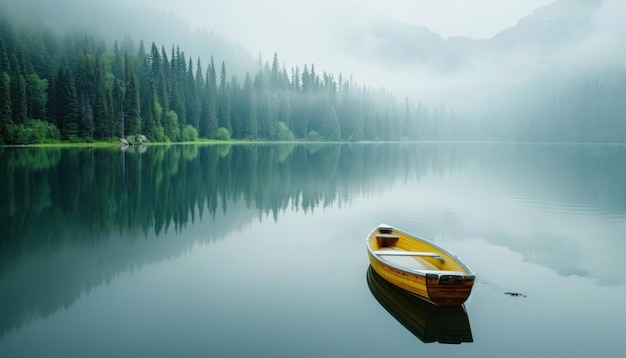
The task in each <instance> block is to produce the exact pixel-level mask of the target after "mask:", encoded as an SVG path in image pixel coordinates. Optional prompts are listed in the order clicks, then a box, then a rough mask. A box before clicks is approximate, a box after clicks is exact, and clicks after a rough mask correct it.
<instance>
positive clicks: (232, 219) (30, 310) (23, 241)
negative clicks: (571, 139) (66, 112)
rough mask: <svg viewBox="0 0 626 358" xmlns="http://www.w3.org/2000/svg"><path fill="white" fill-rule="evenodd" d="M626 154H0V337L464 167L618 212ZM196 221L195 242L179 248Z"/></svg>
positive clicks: (441, 149) (496, 148)
mask: <svg viewBox="0 0 626 358" xmlns="http://www.w3.org/2000/svg"><path fill="white" fill-rule="evenodd" d="M625 154H626V149H625V148H624V147H619V146H616V147H611V146H603V147H582V146H581V147H568V146H553V147H546V146H517V147H511V146H508V145H502V144H409V143H406V144H343V145H321V144H319V145H317V144H316V145H313V144H306V145H305V144H302V145H287V144H266V145H232V146H231V145H219V146H192V145H189V146H188V145H172V146H154V147H148V148H144V150H139V149H138V148H130V149H129V150H128V151H126V152H123V151H120V150H119V149H117V148H114V149H113V148H109V149H102V148H101V149H95V148H65V149H60V148H0V172H2V173H3V175H2V176H1V177H0V227H1V228H2V234H1V235H0V307H1V308H0V336H1V335H2V334H3V333H6V332H7V330H10V329H11V328H15V327H18V326H19V325H21V324H22V323H23V322H24V321H27V320H29V319H31V318H34V317H40V316H46V315H48V314H51V313H53V312H55V311H56V310H58V309H59V308H60V307H64V306H65V307H67V306H68V305H70V304H71V303H73V302H74V301H76V300H77V299H78V298H79V297H80V295H81V293H82V292H84V291H88V290H90V289H92V288H95V287H97V286H99V285H101V284H103V283H104V282H107V281H109V280H111V279H112V278H114V277H116V276H117V275H119V273H120V272H124V271H127V270H132V269H133V268H136V267H139V266H141V265H143V264H146V263H149V262H155V261H160V260H164V259H166V258H171V257H173V256H177V255H180V254H182V253H183V252H185V251H186V250H188V249H189V247H191V245H193V243H194V242H192V241H193V240H196V241H202V242H211V241H213V240H216V239H219V238H221V237H223V236H225V235H226V234H227V233H228V232H230V231H232V230H238V229H241V228H242V227H243V226H245V225H247V224H248V223H249V222H251V221H252V220H254V219H262V218H264V217H267V216H271V217H272V218H273V219H274V220H279V219H280V214H281V212H284V211H287V210H289V211H292V210H293V211H298V210H303V211H310V210H313V209H315V208H316V207H324V206H327V205H331V204H336V203H339V204H342V205H344V204H347V205H346V207H347V206H348V205H350V204H351V200H352V199H353V198H354V197H356V196H360V195H362V194H366V193H368V192H376V191H381V190H386V189H387V188H390V187H391V186H392V185H393V184H394V183H395V182H398V181H400V182H415V181H419V180H420V179H421V178H422V177H424V176H426V175H435V176H442V177H443V176H447V175H450V174H451V173H454V172H458V171H460V170H464V169H466V168H468V167H470V166H471V167H475V168H478V170H481V171H485V172H487V173H488V175H489V176H491V177H492V178H501V180H503V181H517V182H519V183H518V184H516V187H522V188H524V187H527V188H531V189H529V191H530V192H531V193H534V194H536V195H541V196H542V198H546V197H548V198H549V199H550V198H551V199H553V200H555V201H564V202H570V203H575V204H579V205H588V206H590V207H593V208H594V209H598V210H609V211H620V212H623V211H626V204H625V203H626V187H625V186H624V185H623V183H624V180H625V178H626V175H625V173H624V172H625V171H626V155H625ZM499 180H500V179H499ZM199 222H203V223H204V225H203V230H204V231H203V232H204V234H199V235H184V234H185V233H186V232H190V231H193V229H194V225H196V224H197V223H199ZM207 227H208V228H209V230H206V228H207ZM180 233H183V234H182V235H179V234H180ZM172 236H177V237H176V240H167V239H165V238H166V237H169V238H170V239H171V238H172ZM138 238H142V240H137V239H138ZM143 238H146V239H149V240H143ZM64 255H65V256H64ZM69 256H71V257H80V258H82V261H80V262H72V261H68V260H67V257H69ZM29 262H31V264H29ZM35 262H36V263H38V264H37V265H35V264H33V263H35ZM16 288H19V289H16Z"/></svg>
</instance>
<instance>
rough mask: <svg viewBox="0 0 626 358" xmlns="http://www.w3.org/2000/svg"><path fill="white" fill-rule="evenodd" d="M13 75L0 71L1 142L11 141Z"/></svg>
mask: <svg viewBox="0 0 626 358" xmlns="http://www.w3.org/2000/svg"><path fill="white" fill-rule="evenodd" d="M10 82H11V77H9V75H8V74H7V73H6V72H0V143H7V142H8V141H9V134H8V132H9V125H10V123H11V93H10Z"/></svg>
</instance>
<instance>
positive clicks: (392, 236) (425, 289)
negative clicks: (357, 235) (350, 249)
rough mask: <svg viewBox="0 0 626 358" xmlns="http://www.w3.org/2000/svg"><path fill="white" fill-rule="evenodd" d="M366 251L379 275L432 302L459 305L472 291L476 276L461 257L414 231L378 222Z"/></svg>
mask: <svg viewBox="0 0 626 358" xmlns="http://www.w3.org/2000/svg"><path fill="white" fill-rule="evenodd" d="M367 251H368V254H369V260H370V264H371V266H372V268H373V269H374V271H376V273H378V274H379V275H380V276H381V277H382V278H384V279H385V280H387V281H388V282H390V283H392V284H394V285H396V286H398V287H400V288H403V289H405V290H407V291H409V292H411V293H413V294H415V295H417V296H419V297H421V298H423V299H425V300H427V301H429V302H432V303H433V304H435V305H438V306H443V307H451V306H459V305H462V304H463V303H464V302H465V301H466V300H467V298H468V297H469V295H470V293H471V291H472V286H473V285H474V279H475V277H476V276H475V275H474V272H472V270H471V269H470V268H469V267H468V266H467V265H466V264H465V263H463V261H461V259H459V258H458V257H456V255H454V254H452V253H450V252H448V251H446V250H444V249H443V248H441V247H439V246H437V245H435V244H433V243H431V242H429V241H427V240H424V239H422V238H419V237H417V236H415V235H412V234H409V233H407V232H404V231H401V230H398V229H396V228H393V227H391V226H388V225H385V224H381V225H379V226H378V227H377V228H375V229H374V230H373V231H372V232H371V233H370V235H369V237H368V239H367Z"/></svg>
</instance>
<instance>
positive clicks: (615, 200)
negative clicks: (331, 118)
mask: <svg viewBox="0 0 626 358" xmlns="http://www.w3.org/2000/svg"><path fill="white" fill-rule="evenodd" d="M0 173H2V176H1V177H0V230H1V232H0V238H1V239H0V357H3V358H7V357H175V356H177V357H394V356H395V357H401V356H418V355H422V354H436V355H437V356H440V357H442V356H453V355H457V354H458V355H463V356H464V357H485V356H490V357H505V356H506V357H555V356H558V357H590V356H597V357H623V356H626V346H624V344H623V339H624V338H623V337H624V333H625V332H626V309H625V308H624V306H623V302H624V300H625V299H626V272H624V266H625V265H624V254H625V253H626V237H625V236H626V235H625V234H626V147H621V146H559V145H543V146H531V145H517V146H512V145H503V144H502V145H497V144H411V145H409V144H406V145H392V144H387V145H373V144H367V145H329V146H321V145H320V146H317V145H316V146H310V145H309V146H305V145H299V146H293V145H292V146H289V145H260V146H255V145H249V146H246V145H237V146H206V147H204V146H171V147H167V146H158V147H149V148H142V149H137V148H131V149H129V150H128V151H126V152H122V151H120V150H119V149H117V148H116V149H58V148H54V149H50V148H48V149H42V148H4V149H0ZM381 222H384V223H387V224H390V225H394V226H397V227H398V228H400V229H403V230H406V231H409V232H413V233H416V234H419V235H421V236H423V237H426V238H429V239H431V240H433V241H435V242H437V243H438V244H440V245H442V246H444V247H446V248H448V249H449V250H451V251H452V252H454V253H456V254H457V255H458V256H460V257H461V258H462V259H463V260H464V261H465V262H466V263H467V264H469V265H470V266H471V267H472V268H473V269H474V271H476V272H477V275H478V280H477V283H476V285H475V289H474V291H473V293H472V296H471V297H470V299H469V300H468V302H467V303H466V305H465V310H456V311H454V312H451V311H445V312H442V311H441V310H436V309H433V308H432V307H430V306H424V305H423V304H421V303H420V302H419V301H417V302H416V301H415V300H412V298H411V297H406V296H403V295H402V292H397V291H394V290H393V287H388V286H385V282H384V281H383V282H380V280H377V279H376V277H375V276H372V275H368V261H367V255H366V250H365V238H366V236H367V234H368V233H369V231H370V230H371V229H372V228H373V227H374V226H376V225H378V224H379V223H381ZM506 292H516V293H520V294H523V295H525V297H522V296H520V297H512V296H510V295H507V294H506ZM415 317H418V318H419V319H421V320H422V322H425V323H423V324H417V325H416V324H413V325H411V323H410V322H409V323H407V318H408V319H409V320H410V319H411V318H415ZM414 321H415V320H414ZM413 323H415V322H413ZM438 341H444V342H446V341H448V342H449V341H464V343H461V344H441V343H439V342H438ZM427 342H431V343H427Z"/></svg>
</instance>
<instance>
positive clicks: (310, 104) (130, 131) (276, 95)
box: [0, 19, 457, 145]
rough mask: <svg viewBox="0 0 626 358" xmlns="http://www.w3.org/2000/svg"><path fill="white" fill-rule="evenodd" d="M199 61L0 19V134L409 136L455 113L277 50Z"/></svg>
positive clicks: (44, 138) (38, 137) (89, 138)
mask: <svg viewBox="0 0 626 358" xmlns="http://www.w3.org/2000/svg"><path fill="white" fill-rule="evenodd" d="M204 61H205V60H204V59H201V58H195V59H194V58H191V57H187V56H186V55H185V52H184V50H183V49H181V48H180V47H179V46H176V45H172V46H171V48H169V49H168V48H166V47H165V46H164V45H160V46H159V45H157V44H155V43H154V42H153V43H152V44H151V45H150V46H148V47H146V46H145V44H144V43H143V41H140V42H139V44H138V45H136V44H135V42H134V40H133V39H132V38H131V36H127V37H126V38H124V39H123V40H122V41H121V42H119V43H118V42H117V41H115V43H114V44H113V46H112V48H111V49H110V50H109V49H108V47H107V45H106V43H105V41H104V40H102V39H98V38H97V37H96V36H94V35H77V34H69V33H68V34H65V35H64V36H58V35H56V34H55V33H54V32H52V31H48V30H46V29H38V28H37V27H35V26H31V27H27V26H23V27H20V28H17V29H16V28H14V27H13V26H12V25H11V24H10V23H9V21H7V20H6V19H0V144H5V145H16V144H17V145H23V144H37V143H58V142H64V143H91V142H94V141H104V142H115V143H117V142H119V140H120V138H125V139H128V140H129V141H130V142H131V143H133V142H135V143H137V142H142V141H148V142H181V141H185V142H190V141H196V140H198V139H202V138H204V139H217V140H231V139H233V140H237V139H239V140H272V141H293V140H309V141H361V140H374V141H379V140H421V139H425V138H427V137H428V133H429V132H434V131H435V127H439V126H441V125H442V124H444V125H446V126H447V127H448V128H452V127H453V125H452V123H451V122H452V121H454V120H456V119H457V116H456V114H455V113H454V112H450V113H448V112H446V109H445V108H443V107H440V108H435V109H434V110H433V111H432V113H431V111H430V110H429V109H428V108H427V107H426V106H425V105H423V104H422V103H418V104H417V105H414V104H412V103H410V102H409V100H408V99H405V100H404V102H402V101H397V100H396V98H395V97H394V96H393V94H392V93H391V92H390V91H388V90H386V89H382V88H381V89H374V88H371V87H368V86H363V85H359V84H358V83H357V82H356V81H355V80H354V79H353V78H351V77H348V78H344V77H343V75H341V74H340V75H339V76H337V77H335V75H333V74H330V73H327V72H321V73H320V72H318V70H317V69H316V68H315V65H314V64H310V65H308V64H305V65H304V67H303V68H302V69H301V68H299V67H295V68H292V69H290V70H287V69H286V68H285V66H284V65H281V64H280V62H279V59H278V56H277V54H275V55H274V56H273V58H272V60H271V61H265V62H264V61H263V60H262V59H261V58H259V61H258V69H257V71H256V72H255V73H250V72H247V73H246V74H245V76H244V77H243V79H242V80H241V79H239V78H238V77H237V76H229V74H228V70H227V69H228V66H227V64H226V63H225V62H221V63H220V64H216V63H214V61H213V57H211V58H210V59H209V60H208V61H206V62H207V65H206V67H205V66H204V65H203V63H204Z"/></svg>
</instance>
